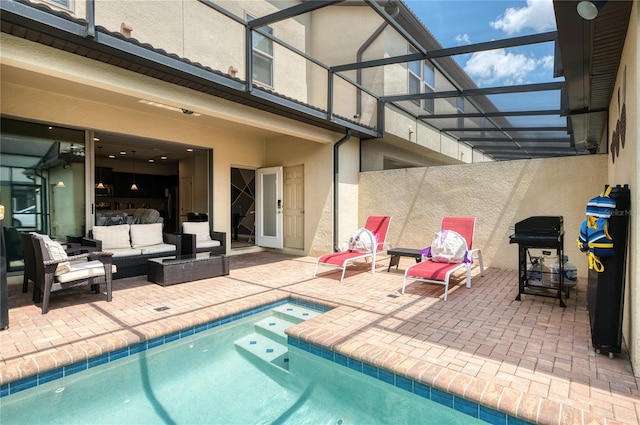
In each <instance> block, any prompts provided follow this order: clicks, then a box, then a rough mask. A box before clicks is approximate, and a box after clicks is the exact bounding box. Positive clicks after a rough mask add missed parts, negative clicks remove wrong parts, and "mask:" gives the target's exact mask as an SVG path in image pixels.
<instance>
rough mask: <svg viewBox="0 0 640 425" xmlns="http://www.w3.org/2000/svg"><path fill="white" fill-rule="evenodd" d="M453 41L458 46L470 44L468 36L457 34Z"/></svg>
mask: <svg viewBox="0 0 640 425" xmlns="http://www.w3.org/2000/svg"><path fill="white" fill-rule="evenodd" d="M455 40H456V42H457V43H458V45H461V44H471V38H470V37H469V34H458V35H456V38H455Z"/></svg>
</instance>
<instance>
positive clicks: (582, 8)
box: [577, 0, 606, 21]
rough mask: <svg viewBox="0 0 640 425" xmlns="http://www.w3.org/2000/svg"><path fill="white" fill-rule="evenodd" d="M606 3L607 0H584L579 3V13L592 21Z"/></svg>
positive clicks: (583, 17)
mask: <svg viewBox="0 0 640 425" xmlns="http://www.w3.org/2000/svg"><path fill="white" fill-rule="evenodd" d="M605 3H606V1H605V0H590V1H589V0H583V1H581V2H580V3H578V7H577V10H578V15H580V16H581V17H582V19H586V20H587V21H592V20H594V19H595V18H596V16H598V12H600V9H602V8H603V7H604V5H605Z"/></svg>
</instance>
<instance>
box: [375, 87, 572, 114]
mask: <svg viewBox="0 0 640 425" xmlns="http://www.w3.org/2000/svg"><path fill="white" fill-rule="evenodd" d="M562 87H564V83H563V82H560V81H557V82H551V83H536V84H521V85H519V86H501V87H485V88H477V89H466V90H460V91H458V90H449V91H441V92H432V93H412V94H399V95H393V96H382V97H381V98H380V100H382V101H384V102H402V101H405V100H418V99H442V98H447V97H468V96H488V95H492V94H509V93H527V92H534V91H550V90H560V89H562ZM485 116H486V115H485Z"/></svg>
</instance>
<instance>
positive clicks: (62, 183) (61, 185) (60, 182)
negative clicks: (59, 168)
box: [56, 180, 64, 187]
mask: <svg viewBox="0 0 640 425" xmlns="http://www.w3.org/2000/svg"><path fill="white" fill-rule="evenodd" d="M56 187H64V182H63V181H62V180H60V181H59V182H58V184H56Z"/></svg>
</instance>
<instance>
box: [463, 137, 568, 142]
mask: <svg viewBox="0 0 640 425" xmlns="http://www.w3.org/2000/svg"><path fill="white" fill-rule="evenodd" d="M458 141H459V142H465V143H476V142H502V141H504V142H505V143H525V142H536V143H543V142H549V143H551V142H553V143H570V142H571V138H569V137H567V138H564V137H562V138H560V137H553V138H548V139H532V138H531V137H529V138H527V137H513V138H509V139H506V138H505V139H496V138H489V137H460V138H458Z"/></svg>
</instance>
